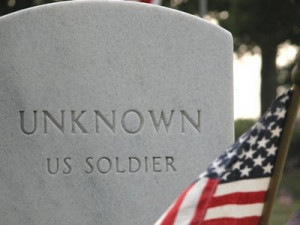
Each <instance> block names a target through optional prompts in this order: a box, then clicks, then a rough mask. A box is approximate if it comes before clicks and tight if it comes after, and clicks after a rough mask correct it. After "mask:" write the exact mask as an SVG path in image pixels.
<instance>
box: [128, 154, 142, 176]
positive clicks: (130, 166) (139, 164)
mask: <svg viewBox="0 0 300 225" xmlns="http://www.w3.org/2000/svg"><path fill="white" fill-rule="evenodd" d="M133 160H134V161H135V162H136V163H135V164H136V167H135V168H134V169H133V163H132V162H133ZM140 168H141V161H140V160H139V159H138V158H136V157H129V172H132V173H135V172H137V171H139V170H140Z"/></svg>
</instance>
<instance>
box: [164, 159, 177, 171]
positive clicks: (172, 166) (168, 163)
mask: <svg viewBox="0 0 300 225" xmlns="http://www.w3.org/2000/svg"><path fill="white" fill-rule="evenodd" d="M173 163H174V158H173V157H171V156H166V171H167V172H168V171H169V167H171V169H172V170H173V171H174V172H176V171H177V170H176V168H175V166H174V165H173Z"/></svg>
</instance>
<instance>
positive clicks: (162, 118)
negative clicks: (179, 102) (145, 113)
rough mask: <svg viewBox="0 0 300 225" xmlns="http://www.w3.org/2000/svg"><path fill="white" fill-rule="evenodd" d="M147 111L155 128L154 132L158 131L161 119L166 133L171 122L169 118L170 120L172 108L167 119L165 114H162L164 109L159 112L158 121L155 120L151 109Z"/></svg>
mask: <svg viewBox="0 0 300 225" xmlns="http://www.w3.org/2000/svg"><path fill="white" fill-rule="evenodd" d="M149 113H150V116H151V119H152V122H153V125H154V127H155V129H156V132H158V129H159V127H160V124H161V121H162V123H163V124H164V126H165V129H166V131H167V133H168V131H169V126H170V124H171V120H172V116H173V113H174V110H171V114H170V117H169V119H168V121H167V119H166V116H165V114H164V111H161V113H160V118H159V120H158V122H157V120H156V118H155V116H154V111H153V110H149Z"/></svg>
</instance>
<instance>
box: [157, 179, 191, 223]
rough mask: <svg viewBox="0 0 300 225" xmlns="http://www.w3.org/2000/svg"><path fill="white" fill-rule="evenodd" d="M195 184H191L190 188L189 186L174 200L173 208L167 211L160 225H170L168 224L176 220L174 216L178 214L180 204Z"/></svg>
mask: <svg viewBox="0 0 300 225" xmlns="http://www.w3.org/2000/svg"><path fill="white" fill-rule="evenodd" d="M194 185H195V183H194V184H192V185H191V186H189V187H188V188H187V189H186V190H185V191H184V192H183V193H182V194H181V195H180V196H179V197H178V199H177V200H176V202H175V203H174V205H173V207H172V208H171V209H170V210H169V211H168V213H167V215H166V216H165V218H164V219H163V221H162V223H161V225H170V224H174V221H175V219H176V216H177V214H178V210H179V208H180V206H181V203H182V202H183V200H184V199H185V196H186V194H187V193H188V192H189V190H190V189H191V188H192V187H194Z"/></svg>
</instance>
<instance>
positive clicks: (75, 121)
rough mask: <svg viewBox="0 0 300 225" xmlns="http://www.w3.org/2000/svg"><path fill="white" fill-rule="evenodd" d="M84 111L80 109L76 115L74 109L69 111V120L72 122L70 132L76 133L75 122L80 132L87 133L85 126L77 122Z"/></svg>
mask: <svg viewBox="0 0 300 225" xmlns="http://www.w3.org/2000/svg"><path fill="white" fill-rule="evenodd" d="M85 112H86V111H84V110H83V111H81V112H80V114H79V115H78V116H77V117H76V116H75V113H76V111H73V110H72V111H71V117H72V118H71V122H72V133H76V130H75V124H76V125H77V127H78V128H79V129H80V130H81V131H82V133H85V134H87V133H88V132H87V130H86V129H85V127H84V126H83V125H82V123H80V122H79V119H80V117H81V116H82V115H83V114H84V113H85Z"/></svg>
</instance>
